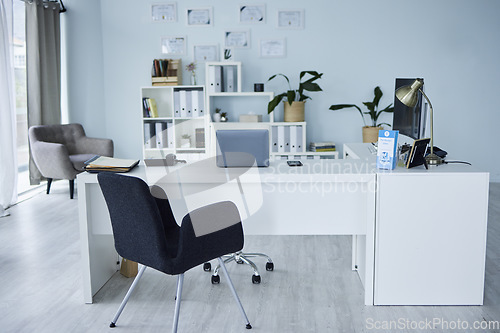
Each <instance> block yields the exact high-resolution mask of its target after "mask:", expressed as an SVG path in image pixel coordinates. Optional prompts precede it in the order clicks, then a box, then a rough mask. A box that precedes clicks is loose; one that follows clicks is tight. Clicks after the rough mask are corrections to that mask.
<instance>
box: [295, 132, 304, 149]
mask: <svg viewBox="0 0 500 333" xmlns="http://www.w3.org/2000/svg"><path fill="white" fill-rule="evenodd" d="M296 129H297V150H296V151H297V152H303V151H305V149H304V147H303V146H302V141H303V139H304V137H303V135H304V134H303V133H304V127H303V126H297V128H296Z"/></svg>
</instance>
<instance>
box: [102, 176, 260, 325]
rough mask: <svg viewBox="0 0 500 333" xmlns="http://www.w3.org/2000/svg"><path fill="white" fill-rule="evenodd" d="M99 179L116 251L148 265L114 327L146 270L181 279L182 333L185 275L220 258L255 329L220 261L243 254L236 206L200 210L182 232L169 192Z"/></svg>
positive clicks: (138, 182) (126, 179) (130, 180)
mask: <svg viewBox="0 0 500 333" xmlns="http://www.w3.org/2000/svg"><path fill="white" fill-rule="evenodd" d="M97 179H98V181H99V185H100V187H101V190H102V192H103V194H104V198H105V200H106V203H107V205H108V210H109V215H110V217H111V224H112V227H113V235H114V239H115V248H116V251H117V252H118V254H119V255H120V256H122V257H123V258H126V259H129V260H132V261H136V262H138V263H140V264H142V265H143V266H142V267H141V269H140V270H139V273H138V274H137V277H136V278H135V279H134V281H133V283H132V285H131V286H130V289H129V290H128V292H127V294H126V295H125V298H124V299H123V301H122V303H121V305H120V307H119V309H118V311H117V313H116V315H115V317H114V318H113V320H112V321H111V324H110V325H109V326H110V327H115V325H116V321H117V320H118V318H119V317H120V314H121V312H122V311H123V308H124V307H125V305H126V304H127V301H128V299H129V298H130V295H131V294H132V292H133V290H134V288H135V286H136V285H137V283H138V281H139V279H140V278H141V276H142V274H143V273H144V270H145V269H146V267H151V268H154V269H156V270H158V271H161V272H163V273H165V274H168V275H177V276H178V279H177V295H176V302H175V312H174V321H173V326H172V332H177V325H178V320H179V310H180V303H181V294H182V285H183V280H184V272H186V271H187V270H189V269H191V268H193V267H195V266H197V265H200V264H202V263H204V262H206V261H208V260H211V259H215V258H218V260H219V264H220V266H221V268H222V271H223V273H224V275H225V276H226V278H227V281H228V283H229V287H230V289H231V292H232V294H233V296H234V298H235V299H236V302H237V303H238V307H239V309H240V312H241V314H242V316H243V318H244V320H245V324H246V328H247V329H250V328H252V326H251V325H250V322H249V321H248V318H247V316H246V314H245V310H244V309H243V306H242V305H241V302H240V300H239V298H238V295H237V294H236V290H235V289H234V286H233V284H232V282H231V278H230V277H229V274H228V273H227V270H226V267H225V266H224V261H223V260H222V259H221V258H220V257H221V256H222V255H224V254H227V253H230V252H236V251H239V250H241V249H242V248H243V228H242V225H241V219H240V215H239V212H238V209H237V208H236V206H235V205H234V204H233V203H232V202H229V201H224V202H219V203H215V204H212V205H208V206H205V207H201V208H199V209H196V210H194V211H192V212H190V213H189V214H187V215H186V216H184V218H183V220H182V224H181V226H179V225H178V224H177V223H176V221H175V218H174V215H173V213H172V209H171V207H170V203H169V201H168V199H167V198H166V195H165V192H163V191H162V189H161V188H159V187H158V186H153V187H152V188H151V190H150V188H149V187H148V185H147V184H146V183H145V182H144V181H143V180H142V179H139V178H136V177H131V176H125V175H119V174H113V173H106V172H102V173H99V174H98V176H97ZM152 193H153V194H152ZM202 220H203V222H205V223H202ZM214 230H217V231H214Z"/></svg>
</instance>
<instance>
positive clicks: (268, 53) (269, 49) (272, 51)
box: [260, 38, 286, 58]
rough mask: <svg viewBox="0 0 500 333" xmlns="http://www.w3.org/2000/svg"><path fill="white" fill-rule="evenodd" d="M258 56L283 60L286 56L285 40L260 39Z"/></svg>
mask: <svg viewBox="0 0 500 333" xmlns="http://www.w3.org/2000/svg"><path fill="white" fill-rule="evenodd" d="M260 56H261V57H262V58H283V57H285V56H286V42H285V39H284V38H283V39H261V40H260Z"/></svg>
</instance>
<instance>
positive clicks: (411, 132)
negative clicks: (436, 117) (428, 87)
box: [392, 78, 427, 140]
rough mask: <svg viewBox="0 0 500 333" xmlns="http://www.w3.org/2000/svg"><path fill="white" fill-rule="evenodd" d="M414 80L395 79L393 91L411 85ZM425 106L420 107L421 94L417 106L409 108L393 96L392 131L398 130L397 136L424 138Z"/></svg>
mask: <svg viewBox="0 0 500 333" xmlns="http://www.w3.org/2000/svg"><path fill="white" fill-rule="evenodd" d="M414 81H415V79H402V78H397V79H396V86H395V89H394V91H396V90H397V89H398V88H400V87H403V86H407V85H411V84H412V83H413V82H414ZM426 111H427V108H426V105H425V106H424V107H423V106H422V94H419V96H418V101H417V105H415V106H414V107H412V108H410V107H408V106H406V105H404V104H403V103H401V102H400V101H399V99H397V97H396V94H394V113H393V118H392V129H393V130H398V131H399V134H403V135H406V136H408V137H410V138H412V139H415V140H418V139H422V138H423V137H425V124H426V118H427V114H426V113H427V112H426Z"/></svg>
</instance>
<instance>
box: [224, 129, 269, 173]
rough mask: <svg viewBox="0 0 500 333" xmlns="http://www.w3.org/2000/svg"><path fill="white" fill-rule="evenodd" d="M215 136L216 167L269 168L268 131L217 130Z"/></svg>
mask: <svg viewBox="0 0 500 333" xmlns="http://www.w3.org/2000/svg"><path fill="white" fill-rule="evenodd" d="M215 136H216V138H217V157H216V161H217V162H216V163H217V166H218V167H221V168H229V167H252V166H258V167H268V166H269V131H268V130H266V129H255V130H218V131H216V133H215Z"/></svg>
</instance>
